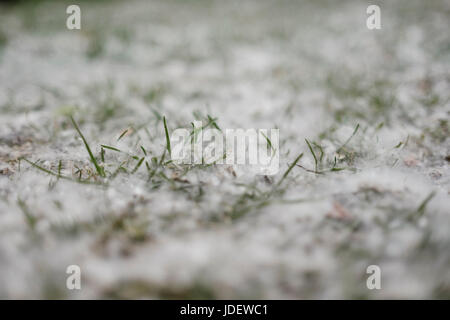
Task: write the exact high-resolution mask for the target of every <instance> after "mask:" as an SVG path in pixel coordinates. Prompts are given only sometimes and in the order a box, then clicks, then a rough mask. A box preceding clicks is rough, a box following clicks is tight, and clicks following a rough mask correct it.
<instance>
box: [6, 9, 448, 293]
mask: <svg viewBox="0 0 450 320" xmlns="http://www.w3.org/2000/svg"><path fill="white" fill-rule="evenodd" d="M71 4H77V5H78V6H79V7H80V9H81V29H80V30H68V29H67V27H66V20H67V18H68V16H69V15H68V14H67V13H66V8H67V6H68V5H71ZM372 4H377V5H379V6H380V8H381V26H382V28H381V29H380V30H369V29H368V28H367V26H366V20H367V18H368V15H367V13H366V9H367V7H368V6H369V5H372ZM448 30H450V2H448V1H445V0H430V1H415V0H413V1H409V0H408V1H406V0H405V1H356V0H355V1H352V0H348V1H339V2H338V1H331V0H330V1H326V0H321V1H307V0H305V1H293V0H282V1H269V0H262V1H256V0H255V1H253V0H249V1H234V0H232V1H209V0H168V1H162V0H161V1H159V0H152V1H138V0H132V1H106V0H102V1H76V3H74V2H73V1H25V0H23V1H2V2H1V3H0V270H1V271H2V272H1V273H0V297H1V298H58V299H60V298H62V299H77V298H127V299H128V298H180V299H185V298H187V299H189V298H227V299H239V298H271V299H281V298H287V299H299V298H319V299H329V298H339V299H340V298H348V299H353V298H364V299H366V298H367V299H373V298H449V297H450V273H449V272H450V271H449V270H450V254H449V251H448V248H449V246H450V236H449V232H448V231H449V230H448V228H449V227H448V226H449V225H450V224H449V222H450V217H449V211H448V208H449V207H450V201H449V197H448V194H449V182H450V175H449V159H450V158H449V155H450V143H449V138H448V137H449V123H448V119H449V111H450V108H449V97H450V90H449V89H450V88H449V82H450V73H449V70H450V69H449V66H450V65H449V61H450V35H449V32H448ZM69 116H72V117H73V118H74V119H75V120H76V122H77V123H78V125H79V127H80V130H81V131H82V132H83V134H84V136H85V138H86V139H87V141H88V143H89V144H90V147H91V149H92V152H93V153H94V156H95V159H97V160H96V161H98V162H99V163H100V165H101V166H102V168H104V170H105V172H106V174H105V175H106V178H105V179H103V177H101V176H99V175H98V174H97V172H96V170H95V167H94V166H93V163H92V158H90V157H89V155H88V153H87V152H86V149H85V146H84V144H83V141H82V140H81V139H80V136H79V134H78V133H77V131H75V128H74V126H73V124H72V123H71V121H70V118H69ZM164 117H165V119H166V120H167V126H168V130H169V131H171V130H174V129H176V128H188V129H190V128H191V122H192V121H194V120H201V121H204V123H205V124H207V125H212V122H211V119H213V122H214V123H215V124H216V125H217V126H218V127H220V128H222V129H225V128H279V129H280V172H279V174H278V175H276V176H273V177H262V176H254V175H252V174H250V173H249V172H248V171H247V170H245V168H240V167H238V166H203V165H201V166H194V167H177V166H174V165H173V164H171V163H169V162H167V160H168V159H165V158H164V157H165V150H166V140H165V131H164V126H163V118H164ZM305 139H308V142H311V143H310V146H308V144H307V143H306V142H305ZM104 145H107V146H110V147H112V148H114V149H117V150H120V152H117V150H114V149H108V148H106V149H105V147H102V146H104ZM301 153H303V154H304V155H303V157H302V158H301V160H300V162H299V163H298V164H299V166H295V167H293V168H292V170H290V172H289V175H287V176H286V177H285V178H283V174H284V173H285V172H286V170H287V169H288V168H289V165H291V164H292V163H293V161H294V160H295V159H296V158H297V156H298V155H299V154H301ZM163 155H164V156H163ZM24 159H27V160H29V161H30V162H31V163H35V164H37V165H38V166H39V167H36V166H34V167H33V166H32V165H31V164H30V163H29V162H26V161H25V160H24ZM136 159H137V160H136ZM139 159H143V161H140V162H139ZM42 169H46V170H50V171H51V172H50V173H49V172H46V171H45V170H42ZM52 172H53V174H52ZM61 175H63V176H64V177H66V179H64V178H61ZM280 181H282V183H279V182H280ZM93 183H97V184H93ZM73 264H75V265H78V266H80V268H81V272H82V289H81V290H68V289H67V288H66V278H67V276H68V275H67V274H66V268H67V266H68V265H73ZM372 264H375V265H378V266H380V268H381V271H382V289H381V290H368V289H367V286H366V279H367V276H368V275H367V274H366V268H367V266H369V265H372Z"/></svg>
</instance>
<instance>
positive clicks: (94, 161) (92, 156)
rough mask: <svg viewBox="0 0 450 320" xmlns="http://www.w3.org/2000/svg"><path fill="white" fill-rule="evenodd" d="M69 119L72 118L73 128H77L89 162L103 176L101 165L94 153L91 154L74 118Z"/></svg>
mask: <svg viewBox="0 0 450 320" xmlns="http://www.w3.org/2000/svg"><path fill="white" fill-rule="evenodd" d="M70 120H72V124H73V126H74V127H75V129H76V130H77V132H78V134H79V135H80V137H81V140H83V143H84V146H85V147H86V150H87V152H88V153H89V157H90V159H91V162H92V163H93V164H94V166H95V169H96V170H97V173H98V174H99V175H100V176H101V177H104V176H105V172H104V171H103V169H102V167H100V166H99V165H98V163H97V160H96V159H95V157H94V155H93V154H92V151H91V148H90V147H89V144H88V143H87V141H86V139H85V138H84V136H83V134H82V133H81V130H80V128H79V127H78V125H77V123H76V122H75V120H74V119H73V117H72V116H71V117H70Z"/></svg>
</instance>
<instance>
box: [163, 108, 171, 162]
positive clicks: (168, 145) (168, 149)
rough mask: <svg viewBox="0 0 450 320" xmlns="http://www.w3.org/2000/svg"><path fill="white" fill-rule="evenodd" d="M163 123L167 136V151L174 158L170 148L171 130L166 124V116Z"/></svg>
mask: <svg viewBox="0 0 450 320" xmlns="http://www.w3.org/2000/svg"><path fill="white" fill-rule="evenodd" d="M163 123H164V132H165V134H166V144H167V151H169V156H172V149H171V147H170V137H169V130H168V129H167V122H166V117H165V116H164V117H163Z"/></svg>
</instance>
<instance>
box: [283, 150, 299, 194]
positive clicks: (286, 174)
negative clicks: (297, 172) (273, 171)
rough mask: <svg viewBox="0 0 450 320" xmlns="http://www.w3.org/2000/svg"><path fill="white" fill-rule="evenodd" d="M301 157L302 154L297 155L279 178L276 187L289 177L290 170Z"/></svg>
mask: <svg viewBox="0 0 450 320" xmlns="http://www.w3.org/2000/svg"><path fill="white" fill-rule="evenodd" d="M302 157H303V153H300V154H299V155H298V157H297V158H296V159H295V160H294V162H292V163H291V165H290V166H289V168H288V169H287V170H286V172H285V173H284V174H283V176H282V177H281V179H280V181H278V184H277V186H279V185H280V184H281V183H282V182H283V180H284V179H286V177H287V176H288V175H289V172H291V170H292V169H293V168H294V167H295V165H296V164H297V162H299V160H300V159H301V158H302Z"/></svg>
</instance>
